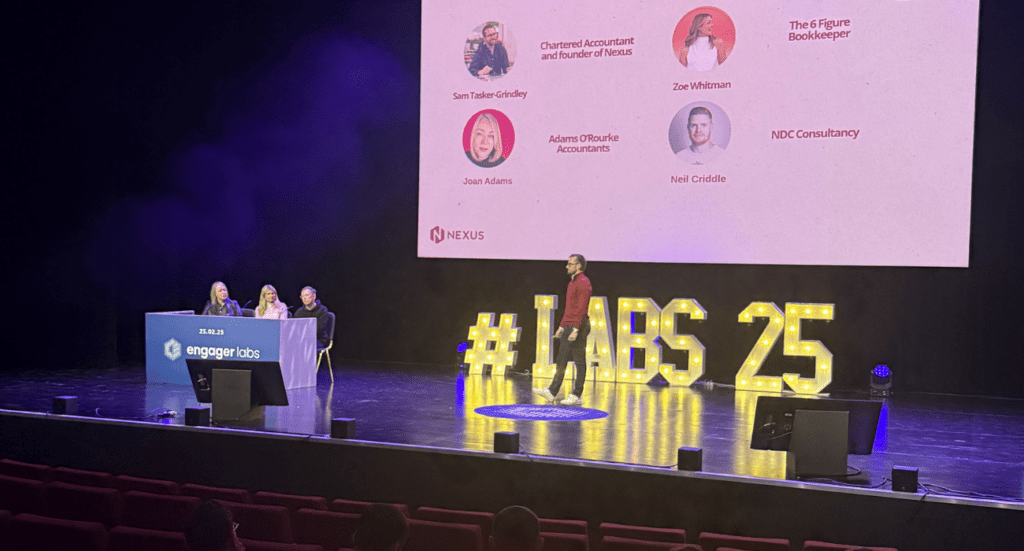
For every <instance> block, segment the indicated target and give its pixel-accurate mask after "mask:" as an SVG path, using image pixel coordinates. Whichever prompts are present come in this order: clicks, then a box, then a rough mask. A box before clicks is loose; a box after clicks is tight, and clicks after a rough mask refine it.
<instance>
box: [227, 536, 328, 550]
mask: <svg viewBox="0 0 1024 551" xmlns="http://www.w3.org/2000/svg"><path fill="white" fill-rule="evenodd" d="M239 539H241V540H242V545H244V546H245V551H325V550H324V548H323V547H320V546H319V545H309V544H303V543H274V542H269V541H258V540H247V539H242V538H239Z"/></svg>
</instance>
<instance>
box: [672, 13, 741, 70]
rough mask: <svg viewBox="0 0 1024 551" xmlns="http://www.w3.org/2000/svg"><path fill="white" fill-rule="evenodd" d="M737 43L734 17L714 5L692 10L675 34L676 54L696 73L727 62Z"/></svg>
mask: <svg viewBox="0 0 1024 551" xmlns="http://www.w3.org/2000/svg"><path fill="white" fill-rule="evenodd" d="M735 44H736V26H735V25H734V24H733V22H732V18H731V17H729V16H728V15H727V14H726V13H725V12H724V11H722V10H720V9H718V8H712V7H710V6H704V7H701V8H697V9H694V10H690V11H689V12H688V13H687V14H686V15H684V16H683V18H682V19H680V20H679V23H677V24H676V30H675V32H674V33H672V52H673V53H674V54H675V56H676V59H678V60H679V63H682V64H683V66H684V67H686V68H687V69H690V70H693V71H710V70H712V69H714V68H715V67H718V66H719V65H721V64H723V63H725V60H726V59H729V54H731V53H732V47H733V45H735Z"/></svg>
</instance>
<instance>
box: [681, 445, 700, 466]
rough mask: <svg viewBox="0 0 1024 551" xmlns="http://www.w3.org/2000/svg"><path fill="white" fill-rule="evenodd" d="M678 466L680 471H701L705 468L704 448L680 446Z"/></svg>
mask: <svg viewBox="0 0 1024 551" xmlns="http://www.w3.org/2000/svg"><path fill="white" fill-rule="evenodd" d="M677 457H678V462H677V463H676V468H677V469H678V470H680V471H699V470H701V469H703V468H704V450H703V449H702V448H686V447H682V448H679V451H678V452H677Z"/></svg>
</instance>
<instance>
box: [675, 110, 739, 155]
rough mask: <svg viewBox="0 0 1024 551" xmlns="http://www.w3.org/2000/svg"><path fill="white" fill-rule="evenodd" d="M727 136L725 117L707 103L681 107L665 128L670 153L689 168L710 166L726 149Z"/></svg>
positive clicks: (727, 118)
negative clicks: (670, 147)
mask: <svg viewBox="0 0 1024 551" xmlns="http://www.w3.org/2000/svg"><path fill="white" fill-rule="evenodd" d="M731 136H732V125H731V124H730V123H729V116H728V115H726V114H725V111H723V110H722V108H721V107H719V106H717V105H715V104H714V103H711V102H709V101H695V102H693V103H691V104H689V105H687V106H685V107H683V108H682V109H680V110H679V112H678V113H676V116H675V117H673V118H672V123H671V124H670V125H669V127H668V143H669V145H670V146H672V152H673V153H675V154H676V158H677V159H679V160H681V161H683V162H684V163H686V164H690V165H707V164H712V163H714V162H715V160H716V159H717V158H718V157H720V156H721V155H722V153H724V152H725V149H726V148H727V147H729V138H730V137H731Z"/></svg>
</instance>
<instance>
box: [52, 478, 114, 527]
mask: <svg viewBox="0 0 1024 551" xmlns="http://www.w3.org/2000/svg"><path fill="white" fill-rule="evenodd" d="M43 509H44V510H45V511H46V516H48V517H53V518H63V519H69V520H83V521H90V522H100V523H103V524H105V525H106V526H107V527H111V526H117V525H119V524H121V521H122V519H123V518H124V505H123V501H122V499H121V493H120V492H118V491H117V490H115V489H113V488H93V487H92V486H79V485H77V484H68V483H66V482H51V483H49V484H47V485H46V490H44V491H43Z"/></svg>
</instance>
